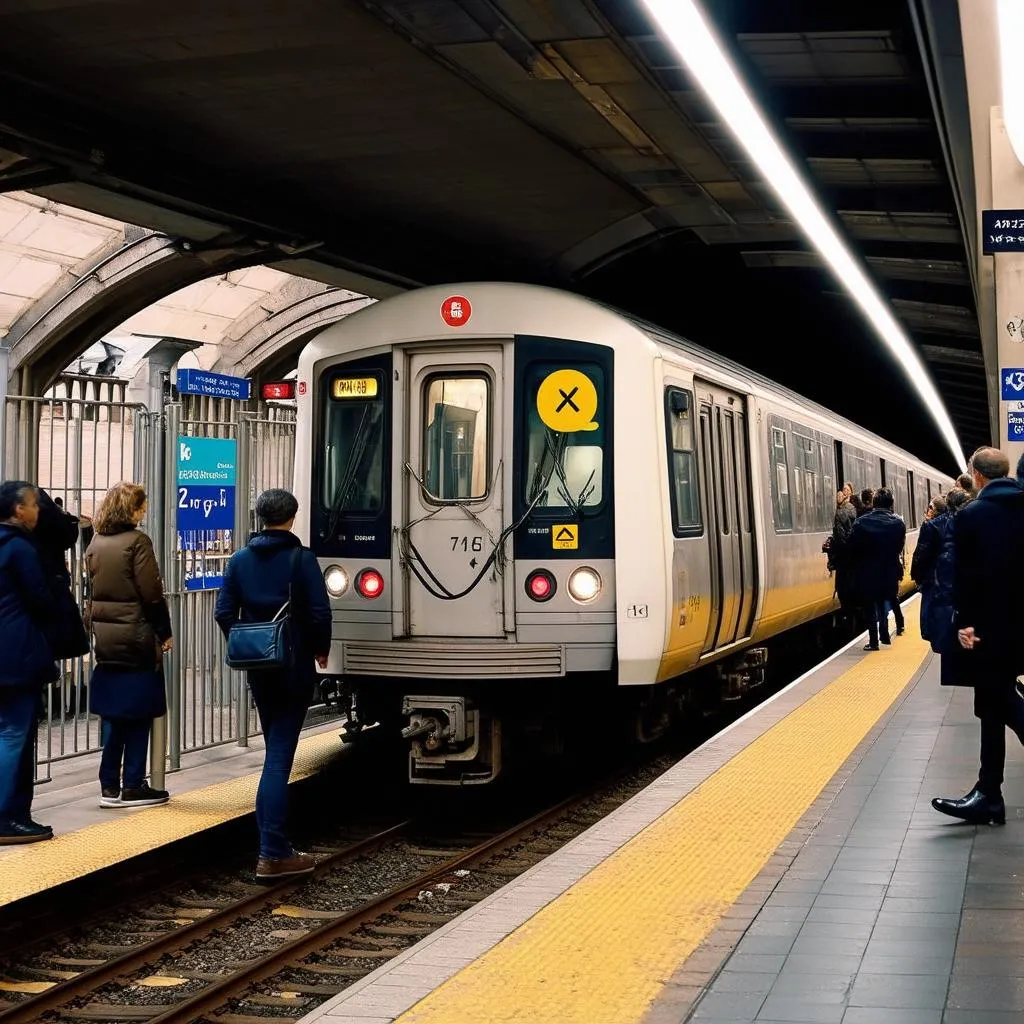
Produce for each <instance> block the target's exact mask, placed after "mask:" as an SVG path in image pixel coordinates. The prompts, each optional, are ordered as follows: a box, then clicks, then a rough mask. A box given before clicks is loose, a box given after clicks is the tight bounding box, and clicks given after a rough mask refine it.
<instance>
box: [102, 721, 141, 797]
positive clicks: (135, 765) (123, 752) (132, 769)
mask: <svg viewBox="0 0 1024 1024" xmlns="http://www.w3.org/2000/svg"><path fill="white" fill-rule="evenodd" d="M150 725H152V722H150V720H149V719H148V718H104V719H103V732H102V733H101V737H102V739H103V756H102V757H101V758H100V785H101V786H102V787H103V788H104V789H120V788H121V765H122V763H123V764H124V788H125V789H138V788H139V787H140V786H141V785H142V784H143V782H144V781H145V779H146V755H147V754H148V753H149V727H150Z"/></svg>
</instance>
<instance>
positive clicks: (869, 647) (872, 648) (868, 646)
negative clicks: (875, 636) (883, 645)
mask: <svg viewBox="0 0 1024 1024" xmlns="http://www.w3.org/2000/svg"><path fill="white" fill-rule="evenodd" d="M864 650H865V651H877V650H878V644H865V645H864Z"/></svg>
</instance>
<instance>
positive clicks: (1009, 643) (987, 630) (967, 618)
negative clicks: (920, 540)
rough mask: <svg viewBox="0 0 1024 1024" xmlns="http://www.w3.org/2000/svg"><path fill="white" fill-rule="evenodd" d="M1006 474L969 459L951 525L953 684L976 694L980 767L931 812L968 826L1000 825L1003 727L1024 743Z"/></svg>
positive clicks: (989, 454) (1013, 516)
mask: <svg viewBox="0 0 1024 1024" xmlns="http://www.w3.org/2000/svg"><path fill="white" fill-rule="evenodd" d="M1009 472H1010V461H1009V459H1007V457H1006V456H1005V455H1004V454H1003V453H1002V452H1001V451H1000V450H999V449H998V448H980V449H978V451H976V452H975V453H974V456H973V458H972V459H971V475H972V477H973V483H974V486H975V491H976V494H977V496H976V497H975V499H974V500H973V501H972V502H970V503H969V504H968V505H965V506H964V507H963V508H962V509H961V510H960V512H959V513H958V514H957V516H956V519H955V521H954V525H953V548H954V555H953V559H954V562H953V606H954V607H955V609H956V622H955V625H956V629H957V639H958V641H959V645H960V648H961V650H962V652H963V656H962V657H961V658H960V659H959V663H958V665H957V677H956V678H955V679H953V680H952V682H953V683H954V684H956V685H960V686H973V688H974V714H975V716H976V717H977V718H978V719H979V721H980V723H981V757H980V761H981V765H980V768H979V771H978V781H977V782H976V783H975V785H974V788H973V789H972V790H971V791H970V793H968V794H967V795H966V796H963V797H957V798H949V797H936V798H935V799H934V800H932V807H934V808H935V810H937V811H940V812H941V813H943V814H948V815H950V817H953V818H959V819H960V820H962V821H968V822H971V823H972V824H996V825H1002V824H1005V822H1006V807H1005V805H1004V803H1003V794H1002V786H1003V769H1004V767H1005V762H1006V727H1007V726H1009V727H1010V728H1011V729H1012V730H1013V731H1014V733H1016V735H1017V738H1018V739H1019V740H1020V741H1021V742H1022V743H1024V700H1022V698H1021V693H1020V690H1019V689H1018V685H1017V682H1016V679H1017V676H1018V675H1019V674H1020V673H1021V672H1022V671H1024V644H1021V640H1020V630H1021V623H1022V622H1024V589H1022V588H1021V587H1020V586H1019V585H1018V581H1019V580H1020V579H1021V578H1022V577H1024V491H1022V490H1021V488H1020V485H1019V484H1018V483H1017V482H1016V480H1011V479H1010V478H1009V476H1008V474H1009ZM943 661H945V658H943ZM943 669H945V665H943ZM943 682H946V679H945V672H943Z"/></svg>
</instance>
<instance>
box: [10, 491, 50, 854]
mask: <svg viewBox="0 0 1024 1024" xmlns="http://www.w3.org/2000/svg"><path fill="white" fill-rule="evenodd" d="M38 498H39V496H38V492H37V491H36V489H35V488H34V487H33V486H32V485H31V484H30V483H26V482H25V481H24V480H9V481H6V482H5V483H3V484H0V650H2V651H3V652H4V656H3V658H2V659H0V846H10V845H12V844H15V843H36V842H39V841H40V840H43V839H52V838H53V829H51V828H50V827H49V826H48V825H40V824H38V823H37V822H34V821H33V820H32V814H31V810H32V779H33V775H34V765H33V750H34V745H33V742H32V734H33V731H34V729H35V724H36V709H37V707H38V705H39V693H40V690H41V688H42V687H43V685H45V684H46V683H49V682H52V681H53V680H54V679H55V678H56V675H57V671H56V666H55V663H54V657H53V653H52V651H51V650H50V646H49V643H48V641H47V637H46V626H47V623H48V620H49V618H50V616H51V615H52V614H53V596H52V593H51V591H50V587H49V584H48V582H47V579H46V576H45V574H44V572H43V566H42V563H41V561H40V559H39V553H38V551H37V550H36V547H35V544H34V543H33V542H32V534H31V531H32V530H33V529H35V525H36V520H37V519H38V517H39V500H38Z"/></svg>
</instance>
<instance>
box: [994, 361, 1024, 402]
mask: <svg viewBox="0 0 1024 1024" xmlns="http://www.w3.org/2000/svg"><path fill="white" fill-rule="evenodd" d="M999 381H1000V385H999V389H1000V392H1001V395H1000V397H1001V398H1002V400H1003V401H1004V402H1024V367H1020V366H1011V367H1008V368H1004V369H1002V370H1000V371H999Z"/></svg>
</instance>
